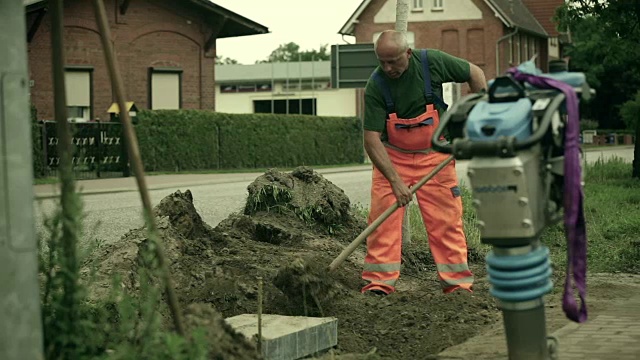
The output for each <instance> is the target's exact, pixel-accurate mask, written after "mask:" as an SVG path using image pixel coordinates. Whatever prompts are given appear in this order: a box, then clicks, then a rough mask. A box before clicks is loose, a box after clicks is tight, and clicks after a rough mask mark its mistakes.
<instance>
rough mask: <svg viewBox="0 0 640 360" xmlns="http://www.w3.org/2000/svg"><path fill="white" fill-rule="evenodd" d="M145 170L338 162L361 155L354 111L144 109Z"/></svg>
mask: <svg viewBox="0 0 640 360" xmlns="http://www.w3.org/2000/svg"><path fill="white" fill-rule="evenodd" d="M136 120H137V124H136V125H135V128H136V133H137V136H138V143H139V146H140V153H141V155H142V157H143V159H142V160H143V162H144V164H145V171H192V170H207V169H247V168H268V167H295V166H299V165H309V166H315V165H338V164H348V163H361V162H363V160H364V148H363V145H362V127H361V123H360V120H359V119H358V118H355V117H323V116H310V115H282V114H227V113H218V112H213V111H206V110H142V111H140V112H138V116H137V119H136Z"/></svg>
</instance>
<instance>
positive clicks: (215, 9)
mask: <svg viewBox="0 0 640 360" xmlns="http://www.w3.org/2000/svg"><path fill="white" fill-rule="evenodd" d="M181 2H183V3H185V4H189V5H192V6H196V7H197V8H198V9H201V10H203V11H205V12H206V14H207V15H209V16H211V17H212V18H214V19H215V21H216V22H219V21H220V19H226V21H225V22H224V25H223V26H222V29H220V32H219V34H218V36H216V38H218V39H222V38H228V37H237V36H246V35H258V34H266V33H268V32H269V29H268V28H267V27H266V26H264V25H261V24H258V23H257V22H255V21H253V20H250V19H247V18H246V17H244V16H242V15H240V14H237V13H235V12H233V11H231V10H228V9H225V8H223V7H222V6H220V5H217V4H215V3H213V2H212V1H210V0H181ZM22 3H23V5H24V6H25V7H26V10H27V11H31V10H37V9H40V8H42V7H44V6H45V5H46V4H47V3H48V0H22Z"/></svg>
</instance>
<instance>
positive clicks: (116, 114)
mask: <svg viewBox="0 0 640 360" xmlns="http://www.w3.org/2000/svg"><path fill="white" fill-rule="evenodd" d="M126 105H127V111H128V112H129V117H131V122H132V123H134V124H137V123H138V119H137V115H138V108H137V107H136V104H134V103H133V101H127V103H126ZM107 112H108V113H109V114H110V116H111V121H112V122H120V107H119V106H118V103H117V102H114V103H113V104H111V106H110V107H109V110H107Z"/></svg>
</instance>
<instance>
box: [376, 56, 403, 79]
mask: <svg viewBox="0 0 640 360" xmlns="http://www.w3.org/2000/svg"><path fill="white" fill-rule="evenodd" d="M377 56H378V61H379V62H380V68H382V71H384V73H385V74H386V75H387V76H388V77H389V78H391V79H397V78H399V77H400V76H401V75H402V74H403V73H404V72H405V71H406V70H407V68H408V67H409V58H410V57H411V49H407V51H401V52H400V53H398V52H397V50H395V51H384V50H382V51H378V53H377Z"/></svg>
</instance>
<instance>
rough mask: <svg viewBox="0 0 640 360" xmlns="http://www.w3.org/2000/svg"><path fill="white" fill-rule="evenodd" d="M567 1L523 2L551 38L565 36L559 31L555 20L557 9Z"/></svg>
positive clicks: (537, 0)
mask: <svg viewBox="0 0 640 360" xmlns="http://www.w3.org/2000/svg"><path fill="white" fill-rule="evenodd" d="M564 1H565V0H546V1H540V0H523V2H524V4H525V5H526V6H527V8H528V9H529V11H531V13H532V14H533V16H535V17H536V19H537V20H538V22H540V25H542V27H543V28H544V30H545V31H546V32H547V34H549V36H558V35H563V34H560V32H559V31H558V29H557V23H556V22H555V21H554V20H553V17H554V16H555V14H556V9H557V8H558V7H560V6H562V5H563V4H564Z"/></svg>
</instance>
